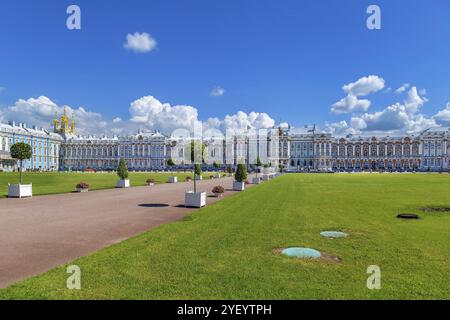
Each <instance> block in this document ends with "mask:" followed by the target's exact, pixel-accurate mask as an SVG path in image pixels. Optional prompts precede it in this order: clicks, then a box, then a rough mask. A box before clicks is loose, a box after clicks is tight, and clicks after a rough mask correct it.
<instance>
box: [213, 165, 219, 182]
mask: <svg viewBox="0 0 450 320" xmlns="http://www.w3.org/2000/svg"><path fill="white" fill-rule="evenodd" d="M219 167H220V166H219V164H218V163H217V162H215V161H214V163H213V168H214V170H215V171H216V174H215V176H214V177H215V178H216V179H219V178H220V173H219V172H218V171H219Z"/></svg>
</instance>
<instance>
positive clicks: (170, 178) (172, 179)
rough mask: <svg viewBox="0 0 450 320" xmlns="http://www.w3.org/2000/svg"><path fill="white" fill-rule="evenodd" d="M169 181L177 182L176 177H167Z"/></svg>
mask: <svg viewBox="0 0 450 320" xmlns="http://www.w3.org/2000/svg"><path fill="white" fill-rule="evenodd" d="M168 182H169V183H177V182H178V177H169V181H168Z"/></svg>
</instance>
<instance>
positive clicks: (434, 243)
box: [0, 174, 450, 299]
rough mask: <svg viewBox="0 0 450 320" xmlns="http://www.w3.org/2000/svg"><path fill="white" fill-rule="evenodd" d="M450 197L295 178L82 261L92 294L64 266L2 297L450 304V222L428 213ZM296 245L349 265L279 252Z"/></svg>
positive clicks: (417, 181) (439, 178)
mask: <svg viewBox="0 0 450 320" xmlns="http://www.w3.org/2000/svg"><path fill="white" fill-rule="evenodd" d="M449 190H450V181H449V176H447V175H357V174H355V175H295V174H292V175H285V176H283V177H281V178H278V179H276V180H274V181H270V182H267V183H264V184H262V185H260V186H256V187H253V188H251V189H249V190H247V191H245V192H242V193H240V194H238V195H235V196H233V197H230V198H227V199H224V200H223V201H220V202H218V203H216V204H215V205H213V206H209V207H207V208H205V209H202V210H200V211H197V212H196V213H195V214H194V215H192V217H190V218H187V219H185V220H184V221H181V222H177V223H172V224H169V225H164V226H162V227H159V228H157V229H155V230H152V231H150V232H146V233H144V234H142V235H139V236H137V237H135V238H133V239H130V240H127V241H124V242H122V243H120V244H117V245H114V246H111V247H109V248H106V249H104V250H101V251H99V252H97V253H94V254H92V255H90V256H87V257H83V258H81V259H79V260H77V261H74V262H73V264H76V265H79V266H80V267H81V270H82V289H81V290H78V291H77V290H74V291H71V290H68V289H66V279H67V276H68V275H67V274H66V269H65V266H64V267H59V268H56V269H54V270H52V271H50V272H48V273H46V274H43V275H41V276H38V277H34V278H31V279H29V280H26V281H23V282H21V283H18V284H16V285H13V286H12V287H10V288H8V289H4V290H0V298H2V299H31V298H33V299H34V298H38V299H422V298H425V299H448V298H449V295H448V294H449V292H450V281H449V280H450V264H449V261H450V251H449V243H450V241H449V240H450V238H449V230H450V214H448V213H425V212H422V211H421V210H420V208H422V207H427V206H433V207H445V206H447V207H448V206H450V198H449V194H448V192H449ZM398 212H412V213H419V214H420V215H421V216H422V217H423V219H421V220H416V221H404V220H400V219H397V218H396V217H395V216H396V215H397V213H398ZM323 230H342V231H345V232H348V233H349V234H350V236H349V237H347V238H344V239H335V240H330V239H326V238H323V237H321V236H320V232H321V231H323ZM288 246H302V247H311V248H314V249H318V250H320V251H322V252H326V253H329V254H333V255H336V256H339V257H341V259H342V262H341V263H333V262H326V261H302V260H296V259H292V258H287V257H282V256H280V255H277V254H275V253H274V252H273V249H275V248H284V247H288ZM369 265H378V266H380V268H381V272H382V274H381V277H382V278H381V279H382V280H381V285H382V289H381V290H369V289H367V287H366V280H367V277H368V276H369V275H368V274H366V271H367V267H368V266H369Z"/></svg>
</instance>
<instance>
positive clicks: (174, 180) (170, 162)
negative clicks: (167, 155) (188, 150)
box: [167, 159, 178, 183]
mask: <svg viewBox="0 0 450 320" xmlns="http://www.w3.org/2000/svg"><path fill="white" fill-rule="evenodd" d="M167 165H168V166H169V167H170V168H173V167H174V166H175V162H173V160H172V159H169V160H167ZM168 182H169V183H177V182H178V177H176V176H169V181H168Z"/></svg>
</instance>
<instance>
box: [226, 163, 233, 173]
mask: <svg viewBox="0 0 450 320" xmlns="http://www.w3.org/2000/svg"><path fill="white" fill-rule="evenodd" d="M227 171H228V173H229V174H232V173H233V166H232V165H231V164H229V165H228V167H227Z"/></svg>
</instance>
